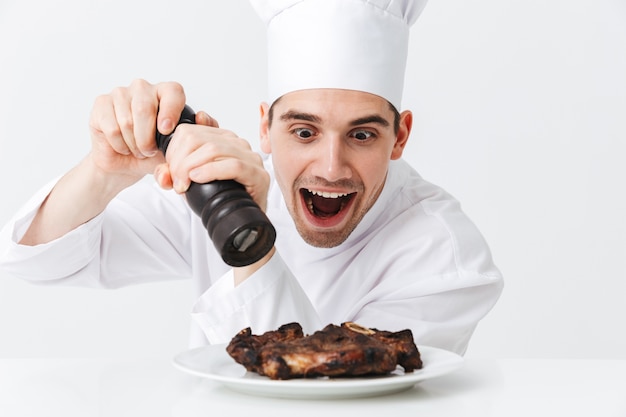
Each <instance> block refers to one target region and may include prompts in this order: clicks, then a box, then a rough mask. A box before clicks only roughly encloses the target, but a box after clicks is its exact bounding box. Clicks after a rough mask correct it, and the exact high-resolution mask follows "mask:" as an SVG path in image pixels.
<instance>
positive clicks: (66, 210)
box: [19, 156, 138, 246]
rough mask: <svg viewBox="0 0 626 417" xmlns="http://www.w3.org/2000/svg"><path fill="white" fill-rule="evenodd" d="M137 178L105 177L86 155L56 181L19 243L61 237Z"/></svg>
mask: <svg viewBox="0 0 626 417" xmlns="http://www.w3.org/2000/svg"><path fill="white" fill-rule="evenodd" d="M137 180H138V179H137V178H133V177H131V176H117V177H115V176H110V175H109V176H107V175H105V174H104V173H103V172H102V171H99V170H98V169H97V168H96V167H95V165H94V164H93V163H92V162H91V159H90V156H87V157H86V158H85V159H83V160H82V161H81V162H80V164H78V165H77V166H76V167H74V168H73V169H72V170H70V171H69V172H68V173H67V174H65V175H64V176H63V177H62V178H61V179H60V180H59V181H58V182H57V184H56V185H55V186H54V188H53V189H52V191H51V192H50V194H49V195H48V196H47V197H46V199H45V200H44V202H43V203H42V205H41V207H40V208H39V210H38V212H37V214H36V215H35V218H34V219H33V221H32V223H31V225H30V227H29V228H28V230H27V231H26V233H25V234H24V236H23V237H22V239H21V240H20V242H19V243H20V244H23V245H29V246H34V245H38V244H42V243H47V242H50V241H52V240H54V239H57V238H59V237H61V236H63V235H64V234H66V233H68V232H70V231H71V230H73V229H75V228H76V227H78V226H80V225H81V224H83V223H85V222H87V221H89V220H91V219H93V218H94V217H95V216H97V215H98V214H100V213H101V212H102V211H103V210H104V209H105V207H106V206H107V204H108V203H109V202H110V201H111V200H112V199H113V198H114V197H115V196H116V195H117V194H118V193H119V192H120V191H121V190H123V189H124V188H126V187H128V186H130V185H131V184H133V183H134V182H136V181H137Z"/></svg>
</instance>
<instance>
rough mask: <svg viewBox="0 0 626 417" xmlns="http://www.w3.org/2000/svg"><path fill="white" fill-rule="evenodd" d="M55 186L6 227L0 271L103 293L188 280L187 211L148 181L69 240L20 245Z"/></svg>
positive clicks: (127, 192) (42, 192)
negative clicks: (135, 286)
mask: <svg viewBox="0 0 626 417" xmlns="http://www.w3.org/2000/svg"><path fill="white" fill-rule="evenodd" d="M53 185H54V183H51V184H48V185H47V186H46V187H44V188H43V189H42V190H40V191H39V192H38V193H37V194H36V195H35V196H34V197H33V198H32V199H31V200H30V201H29V202H28V203H27V204H26V205H25V206H24V207H23V209H22V210H20V212H18V214H17V215H16V216H15V218H14V219H13V220H11V221H10V222H9V223H8V224H7V225H6V226H5V228H4V230H3V232H2V252H1V254H0V268H2V269H4V270H6V271H7V272H9V273H10V274H12V275H14V276H16V277H19V278H23V279H25V280H28V281H30V282H33V283H40V284H63V285H76V286H87V287H104V288H116V287H121V286H125V285H130V284H138V283H143V282H149V281H158V280H162V279H172V278H182V277H188V276H189V274H190V266H189V265H190V260H189V259H188V257H189V255H188V254H189V253H190V250H189V248H188V245H189V240H190V239H189V215H188V213H185V206H184V204H181V203H177V202H176V201H175V200H173V199H171V198H168V197H166V196H165V195H164V194H163V193H162V192H160V190H158V189H157V188H156V186H154V185H153V184H151V183H149V182H148V181H145V180H144V181H140V182H139V183H137V184H135V185H133V186H132V187H129V188H128V189H126V190H124V191H123V192H122V193H120V194H119V195H118V196H117V197H116V198H115V199H114V200H113V201H111V203H110V204H109V205H108V206H107V208H106V209H105V211H104V212H103V213H101V214H100V215H98V216H96V217H95V218H93V219H92V220H90V221H89V222H86V223H84V224H83V225H81V226H79V227H77V228H76V229H74V230H72V231H70V232H69V233H67V234H66V235H64V236H62V237H60V238H58V239H55V240H53V241H51V242H48V243H45V244H41V245H36V246H26V245H20V244H19V243H18V242H19V240H20V239H21V238H22V236H23V235H24V233H25V232H26V230H27V229H28V227H29V225H30V224H31V222H32V220H33V218H34V216H35V214H36V212H37V210H38V208H39V207H40V205H41V203H42V202H43V201H44V199H45V197H46V196H47V195H48V193H49V192H50V190H51V189H52V187H53ZM176 197H178V196H176ZM181 213H182V215H181Z"/></svg>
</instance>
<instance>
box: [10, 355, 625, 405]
mask: <svg viewBox="0 0 626 417" xmlns="http://www.w3.org/2000/svg"><path fill="white" fill-rule="evenodd" d="M346 411H347V412H348V414H347V415H355V416H359V417H361V416H381V415H406V416H428V417H437V416H446V417H454V416H481V417H485V416H506V417H511V416H524V417H528V416H533V417H537V416H551V417H554V416H568V417H575V416H585V417H589V416H594V417H595V416H597V417H606V416H615V417H625V416H626V361H624V360H566V359H550V360H540V359H497V360H496V359H482V360H479V359H466V360H465V363H464V365H463V367H462V368H460V369H458V370H456V371H454V372H453V373H450V374H447V375H444V376H440V377H437V378H435V379H431V380H427V381H422V382H420V383H419V384H417V385H416V386H415V387H413V388H411V389H409V390H407V391H403V392H401V393H397V394H392V395H387V396H380V397H372V398H361V399H344V400H306V401H305V400H285V399H274V398H263V397H258V396H253V395H246V394H240V393H237V392H234V391H231V390H230V389H228V388H226V387H224V386H221V385H219V384H217V383H215V382H211V381H208V380H206V379H203V378H200V377H196V376H192V375H188V374H186V373H183V372H181V371H180V370H178V369H176V368H175V367H174V366H173V365H172V363H171V359H170V358H164V359H147V358H140V359H126V360H119V359H61V358H59V359H0V416H7V417H9V416H10V417H18V416H29V417H38V416H63V417H72V416H81V417H86V416H115V417H123V416H134V417H137V416H142V417H143V416H150V417H159V416H204V417H206V416H224V415H228V416H244V415H245V416H249V415H258V414H259V413H260V415H272V416H289V417H293V416H294V415H295V416H297V417H300V416H316V417H320V416H323V417H325V416H328V415H340V414H342V415H346V414H345V412H346ZM225 413H228V414H225ZM331 413H332V414H331Z"/></svg>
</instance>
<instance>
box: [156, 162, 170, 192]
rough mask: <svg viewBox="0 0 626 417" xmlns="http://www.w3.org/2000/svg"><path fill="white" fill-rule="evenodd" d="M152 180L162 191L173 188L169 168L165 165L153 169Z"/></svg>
mask: <svg viewBox="0 0 626 417" xmlns="http://www.w3.org/2000/svg"><path fill="white" fill-rule="evenodd" d="M154 179H155V180H156V182H157V184H159V187H161V188H163V189H164V190H171V189H172V188H173V187H174V184H173V181H172V175H171V174H170V168H169V165H168V164H167V163H162V164H159V165H157V166H156V167H155V168H154Z"/></svg>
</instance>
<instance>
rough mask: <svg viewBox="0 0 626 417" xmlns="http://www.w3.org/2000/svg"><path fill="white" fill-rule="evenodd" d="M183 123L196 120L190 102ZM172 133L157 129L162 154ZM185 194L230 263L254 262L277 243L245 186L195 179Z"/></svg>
mask: <svg viewBox="0 0 626 417" xmlns="http://www.w3.org/2000/svg"><path fill="white" fill-rule="evenodd" d="M181 123H191V124H195V123H196V114H195V112H194V111H193V110H192V109H191V107H189V106H187V105H186V106H185V108H184V109H183V112H182V113H181V115H180V120H179V121H178V124H181ZM173 134H174V133H172V134H170V135H162V134H161V133H159V131H158V129H157V132H156V143H157V146H158V148H159V149H160V150H161V151H162V152H163V155H165V152H166V151H167V147H168V145H169V143H170V141H171V140H172V135H173ZM185 196H186V198H187V203H188V204H189V206H190V207H191V209H192V210H193V211H194V212H195V213H196V214H197V215H198V216H200V218H201V219H202V224H204V226H205V227H206V229H207V231H208V232H209V237H210V238H211V240H212V241H213V244H214V245H215V247H216V249H217V250H218V252H219V253H220V255H221V256H222V259H223V260H224V262H226V263H227V264H228V265H231V266H235V267H239V266H246V265H250V264H253V263H255V262H256V261H258V260H259V259H261V258H262V257H263V256H265V255H266V254H267V253H268V252H269V251H270V249H272V246H274V241H275V240H276V230H275V229H274V226H273V225H272V223H271V222H270V221H269V219H268V218H267V216H266V215H265V213H264V212H263V211H262V210H261V208H260V207H259V206H258V205H257V204H256V203H255V202H254V200H253V199H252V197H251V196H250V194H248V192H247V191H246V189H245V187H244V186H243V185H241V184H239V183H238V182H236V181H233V180H217V181H211V182H209V183H206V184H198V183H195V182H192V183H191V185H190V186H189V189H188V190H187V192H186V193H185Z"/></svg>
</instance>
